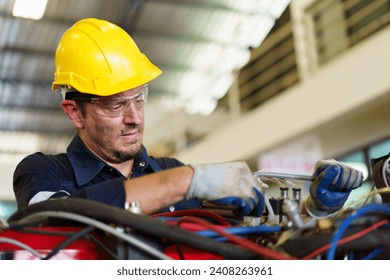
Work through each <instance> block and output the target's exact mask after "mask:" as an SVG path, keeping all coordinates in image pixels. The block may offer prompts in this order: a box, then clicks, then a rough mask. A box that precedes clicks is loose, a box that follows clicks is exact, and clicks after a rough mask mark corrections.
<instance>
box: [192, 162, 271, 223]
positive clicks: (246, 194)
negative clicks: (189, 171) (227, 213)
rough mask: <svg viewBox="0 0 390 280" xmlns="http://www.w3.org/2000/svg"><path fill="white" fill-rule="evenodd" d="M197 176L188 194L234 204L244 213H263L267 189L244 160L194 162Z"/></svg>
mask: <svg viewBox="0 0 390 280" xmlns="http://www.w3.org/2000/svg"><path fill="white" fill-rule="evenodd" d="M191 167H192V168H193V169H194V176H193V178H192V182H191V185H190V188H189V190H188V192H187V195H186V198H187V199H190V198H198V199H204V200H208V201H210V202H213V203H216V204H220V205H235V206H237V207H239V208H240V209H242V211H243V214H244V215H249V214H251V213H253V215H255V216H260V215H261V213H262V212H263V209H264V197H263V193H264V190H263V189H262V188H261V187H260V184H259V183H258V182H257V180H256V179H255V177H254V176H253V175H252V172H251V170H250V169H249V167H248V165H247V164H246V163H245V162H243V161H235V162H227V163H217V164H203V165H193V166H191Z"/></svg>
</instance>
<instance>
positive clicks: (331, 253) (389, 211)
mask: <svg viewBox="0 0 390 280" xmlns="http://www.w3.org/2000/svg"><path fill="white" fill-rule="evenodd" d="M370 212H382V213H383V212H384V213H385V214H386V215H389V216H390V207H389V206H386V205H383V204H369V205H365V206H363V207H361V208H359V209H357V210H355V211H354V212H353V213H352V214H351V215H350V216H348V217H347V218H346V219H345V220H344V221H343V223H342V224H341V225H340V227H339V228H338V229H337V230H336V231H335V233H334V235H333V237H332V240H331V242H330V246H329V250H328V252H327V254H326V259H327V260H333V259H334V257H335V254H336V249H337V243H338V241H339V240H340V239H341V237H342V236H343V234H344V231H345V230H346V229H347V228H348V227H349V225H350V224H351V223H352V222H353V221H354V220H355V219H357V218H359V217H360V216H363V215H365V214H367V213H370Z"/></svg>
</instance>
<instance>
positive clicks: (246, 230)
mask: <svg viewBox="0 0 390 280" xmlns="http://www.w3.org/2000/svg"><path fill="white" fill-rule="evenodd" d="M223 230H224V231H226V232H228V233H230V234H234V235H244V236H245V235H249V234H260V233H268V232H279V231H281V230H282V227H281V226H265V225H261V226H253V227H231V228H224V229H223ZM196 233H197V234H199V235H202V236H206V237H211V238H213V237H219V233H217V232H215V231H213V230H201V231H197V232H196Z"/></svg>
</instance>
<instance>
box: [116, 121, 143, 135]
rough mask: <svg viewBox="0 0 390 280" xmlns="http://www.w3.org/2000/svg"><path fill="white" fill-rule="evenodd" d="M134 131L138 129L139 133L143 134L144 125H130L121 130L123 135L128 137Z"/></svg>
mask: <svg viewBox="0 0 390 280" xmlns="http://www.w3.org/2000/svg"><path fill="white" fill-rule="evenodd" d="M134 129H137V130H138V132H141V131H142V125H138V124H129V125H127V126H126V127H124V128H122V129H121V135H126V134H128V133H129V132H131V131H133V130H134Z"/></svg>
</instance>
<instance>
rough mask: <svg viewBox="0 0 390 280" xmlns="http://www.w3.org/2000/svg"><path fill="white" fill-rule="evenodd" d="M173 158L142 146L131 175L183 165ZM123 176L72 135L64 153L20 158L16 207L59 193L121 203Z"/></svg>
mask: <svg viewBox="0 0 390 280" xmlns="http://www.w3.org/2000/svg"><path fill="white" fill-rule="evenodd" d="M183 165H184V164H183V163H182V162H180V161H178V160H177V159H174V158H168V157H162V158H155V157H151V156H149V155H148V154H147V151H146V149H145V147H144V146H142V150H141V153H140V154H139V155H138V156H137V157H136V158H135V160H134V167H133V171H132V175H131V178H136V177H140V176H143V175H147V174H150V173H154V172H158V171H161V170H164V169H169V168H173V167H178V166H183ZM124 180H127V178H126V177H124V176H123V175H122V174H121V173H120V172H119V171H118V170H117V169H116V168H114V167H112V166H110V165H108V164H106V163H105V162H104V161H102V160H101V159H100V158H98V157H97V156H96V155H94V154H93V153H92V152H91V151H90V150H88V148H87V147H86V146H85V145H84V143H83V142H82V141H81V139H80V137H79V136H77V135H76V136H75V137H74V138H73V139H72V141H71V143H70V144H69V146H68V148H67V153H61V154H57V155H47V154H43V153H40V152H37V153H34V154H32V155H29V156H27V157H26V158H24V159H23V160H22V161H21V162H20V163H19V164H18V165H17V167H16V169H15V172H14V178H13V188H14V193H15V197H16V201H17V205H18V208H21V207H23V206H26V205H29V204H33V203H36V202H40V201H43V200H47V199H50V198H60V197H78V198H85V199H90V200H94V201H98V202H101V203H105V204H109V205H111V206H115V207H119V208H123V207H124V205H125V190H124V184H123V182H124ZM200 204H201V201H200V200H196V199H194V200H183V201H180V202H178V203H176V204H174V205H172V206H173V207H170V208H166V209H161V211H159V212H166V211H171V210H183V209H194V208H199V207H200Z"/></svg>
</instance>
